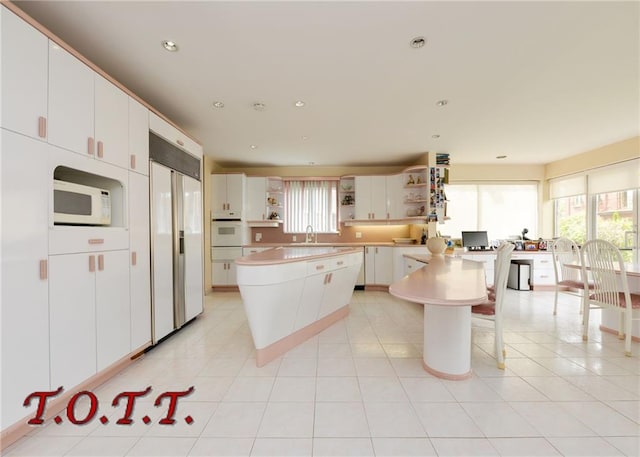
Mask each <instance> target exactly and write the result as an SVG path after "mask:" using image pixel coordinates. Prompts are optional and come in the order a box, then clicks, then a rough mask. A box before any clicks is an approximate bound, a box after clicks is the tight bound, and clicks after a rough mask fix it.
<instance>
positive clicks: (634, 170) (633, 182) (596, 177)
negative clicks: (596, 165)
mask: <svg viewBox="0 0 640 457" xmlns="http://www.w3.org/2000/svg"><path fill="white" fill-rule="evenodd" d="M638 188H640V159H633V160H628V161H626V162H622V163H619V164H617V165H611V166H608V167H604V168H600V169H597V170H593V171H591V172H589V193H590V194H602V193H605V192H617V191H620V190H629V189H638Z"/></svg>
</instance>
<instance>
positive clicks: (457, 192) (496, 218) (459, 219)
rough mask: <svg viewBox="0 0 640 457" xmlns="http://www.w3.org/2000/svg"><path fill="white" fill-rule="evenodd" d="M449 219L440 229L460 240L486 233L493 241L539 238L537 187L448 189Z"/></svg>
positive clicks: (511, 185)
mask: <svg viewBox="0 0 640 457" xmlns="http://www.w3.org/2000/svg"><path fill="white" fill-rule="evenodd" d="M445 190H446V193H447V200H448V201H449V202H448V204H447V216H449V217H450V218H451V220H449V221H447V222H446V223H445V224H443V225H438V229H439V230H440V232H441V233H442V234H443V235H448V236H451V237H452V238H460V236H461V232H462V231H465V230H486V231H487V232H488V235H489V239H490V240H496V239H505V238H512V237H516V236H520V235H521V234H522V231H523V229H524V228H527V229H528V230H529V233H528V235H527V236H528V237H530V238H534V239H535V238H538V234H537V233H536V232H537V230H538V185H537V183H523V184H514V183H505V184H500V183H495V184H451V185H448V186H447V187H446V189H445Z"/></svg>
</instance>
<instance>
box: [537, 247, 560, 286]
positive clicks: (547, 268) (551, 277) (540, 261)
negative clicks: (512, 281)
mask: <svg viewBox="0 0 640 457" xmlns="http://www.w3.org/2000/svg"><path fill="white" fill-rule="evenodd" d="M555 284H556V276H555V272H554V271H553V256H552V254H551V253H550V252H549V253H548V254H547V253H542V252H539V253H537V254H535V255H533V275H532V278H531V285H532V286H534V287H535V286H554V285H555Z"/></svg>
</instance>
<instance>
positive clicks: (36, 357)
mask: <svg viewBox="0 0 640 457" xmlns="http://www.w3.org/2000/svg"><path fill="white" fill-rule="evenodd" d="M2 11H3V14H4V13H6V12H7V11H6V10H5V9H4V7H3V8H2ZM3 25H4V24H3ZM1 132H2V137H1V140H2V143H1V145H0V148H1V149H2V154H0V207H1V208H2V218H1V226H0V232H1V233H2V237H0V249H1V252H2V255H1V256H0V265H1V266H0V283H1V284H2V295H1V296H0V315H1V316H2V319H0V322H1V329H0V338H1V344H0V347H1V348H2V355H1V357H0V360H1V363H2V367H1V369H0V373H1V376H2V378H1V386H2V393H1V397H0V402H1V403H2V417H1V420H2V424H3V427H6V426H8V425H11V424H13V423H15V422H16V421H18V420H19V419H21V418H22V417H24V416H26V415H28V414H29V413H30V412H31V411H35V405H34V404H32V405H31V406H32V407H31V408H29V409H27V408H24V407H23V406H22V401H23V400H24V399H25V398H26V396H27V395H28V394H30V393H31V392H35V391H38V390H48V389H49V289H48V288H49V281H48V280H47V276H46V275H47V265H46V262H47V256H48V247H47V242H48V233H47V232H48V202H49V189H50V187H51V184H50V181H49V179H50V178H49V175H48V168H47V161H46V160H44V158H45V157H46V154H47V148H48V147H49V146H48V145H47V144H46V143H43V142H40V141H35V140H33V139H30V138H28V137H25V136H23V135H18V134H17V133H13V132H8V131H6V130H2V131H1ZM27 176H28V179H26V178H25V177H27ZM41 262H42V263H41ZM40 266H42V267H43V271H42V276H41V275H40V271H39V270H40ZM57 387H58V386H56V388H57Z"/></svg>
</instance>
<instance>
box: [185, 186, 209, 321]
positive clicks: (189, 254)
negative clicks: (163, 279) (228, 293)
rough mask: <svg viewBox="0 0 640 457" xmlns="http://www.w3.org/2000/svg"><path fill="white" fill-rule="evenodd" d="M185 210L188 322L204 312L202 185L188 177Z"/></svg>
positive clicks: (186, 308)
mask: <svg viewBox="0 0 640 457" xmlns="http://www.w3.org/2000/svg"><path fill="white" fill-rule="evenodd" d="M182 191H183V195H182V205H183V207H184V212H183V214H184V221H183V227H184V258H185V265H184V307H185V322H188V321H190V320H191V319H193V318H194V317H196V316H197V315H198V314H200V313H202V311H204V303H203V299H204V278H203V277H202V271H203V264H202V262H203V250H204V244H203V237H202V211H201V208H202V186H201V185H200V181H197V180H195V179H193V178H190V177H188V176H183V178H182Z"/></svg>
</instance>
